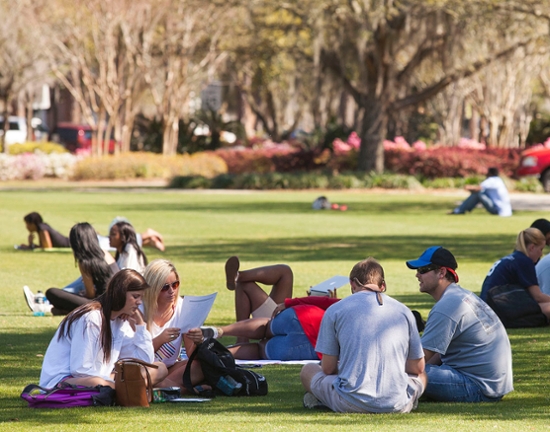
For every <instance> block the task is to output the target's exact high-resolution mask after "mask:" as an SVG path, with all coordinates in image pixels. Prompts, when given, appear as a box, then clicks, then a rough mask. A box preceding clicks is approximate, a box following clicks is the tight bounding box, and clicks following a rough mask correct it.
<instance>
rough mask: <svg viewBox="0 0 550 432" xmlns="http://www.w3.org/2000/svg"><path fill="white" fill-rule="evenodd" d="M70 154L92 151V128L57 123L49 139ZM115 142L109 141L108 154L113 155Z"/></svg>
mask: <svg viewBox="0 0 550 432" xmlns="http://www.w3.org/2000/svg"><path fill="white" fill-rule="evenodd" d="M51 139H52V141H55V142H58V143H59V144H62V145H63V146H64V147H65V148H66V149H67V150H69V151H70V152H71V153H78V152H89V151H91V149H92V128H91V127H90V126H88V125H79V124H74V123H58V124H57V126H56V128H55V129H54V131H53V133H52V137H51ZM114 149H115V142H114V140H112V139H111V142H110V143H109V153H113V152H114Z"/></svg>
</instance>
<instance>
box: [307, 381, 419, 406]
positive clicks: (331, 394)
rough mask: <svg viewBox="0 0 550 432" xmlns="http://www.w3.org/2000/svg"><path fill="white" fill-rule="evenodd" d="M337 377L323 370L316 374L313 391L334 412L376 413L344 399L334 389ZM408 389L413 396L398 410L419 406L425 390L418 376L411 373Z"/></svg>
mask: <svg viewBox="0 0 550 432" xmlns="http://www.w3.org/2000/svg"><path fill="white" fill-rule="evenodd" d="M337 378H338V376H336V375H325V374H324V373H323V372H319V373H317V374H315V375H314V376H313V378H312V380H311V385H310V388H311V393H313V395H314V396H315V397H316V398H317V399H319V400H320V401H321V402H322V403H323V404H324V405H326V406H327V407H329V408H330V409H331V410H332V411H334V412H340V413H375V412H374V411H369V410H367V409H365V408H360V407H358V406H356V405H354V404H352V403H351V402H348V401H347V400H346V399H344V398H343V397H342V396H341V395H340V393H338V392H337V391H336V390H335V389H334V386H333V384H334V381H335V380H336V379H337ZM407 390H408V393H409V394H412V397H411V399H410V401H409V403H408V404H407V405H406V406H404V407H403V408H402V409H401V410H400V411H396V412H400V413H408V412H410V411H412V410H413V409H415V408H416V407H417V406H418V399H419V398H420V396H421V395H422V393H423V392H424V387H423V385H422V381H420V379H418V378H417V377H416V376H411V375H409V388H408V389H407Z"/></svg>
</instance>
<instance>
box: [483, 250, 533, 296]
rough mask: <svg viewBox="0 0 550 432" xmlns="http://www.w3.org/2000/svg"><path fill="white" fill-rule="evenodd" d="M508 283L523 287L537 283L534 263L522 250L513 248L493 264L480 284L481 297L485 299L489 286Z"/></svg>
mask: <svg viewBox="0 0 550 432" xmlns="http://www.w3.org/2000/svg"><path fill="white" fill-rule="evenodd" d="M508 284H511V285H519V286H521V287H523V288H525V289H527V288H529V287H530V286H533V285H538V284H539V283H538V280H537V273H536V271H535V263H534V262H533V260H532V259H531V258H529V257H528V256H527V255H525V254H524V253H523V252H520V251H517V250H515V251H514V252H512V253H511V254H510V255H508V256H505V257H504V258H501V259H500V260H498V261H497V262H496V263H494V264H493V267H491V270H489V273H487V276H486V277H485V280H484V281H483V285H482V286H481V295H480V297H481V299H482V300H487V293H488V292H489V290H490V289H491V288H493V287H496V286H500V285H508Z"/></svg>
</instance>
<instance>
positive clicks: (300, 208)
mask: <svg viewBox="0 0 550 432" xmlns="http://www.w3.org/2000/svg"><path fill="white" fill-rule="evenodd" d="M359 196H360V195H358V196H357V197H359ZM357 197H355V196H353V197H350V198H352V199H353V198H357ZM361 198H362V201H360V202H355V201H352V202H350V203H348V210H347V211H348V212H351V213H364V214H377V215H379V214H382V213H391V214H393V215H394V214H396V213H399V214H426V213H430V212H435V213H441V214H444V213H446V212H447V211H449V210H450V207H452V205H450V204H449V203H454V201H456V199H453V198H450V199H446V198H441V197H440V198H438V199H437V200H433V201H429V200H427V199H426V197H425V196H419V197H418V198H414V197H410V196H395V197H392V199H391V201H388V202H384V201H382V202H381V201H380V200H381V198H380V196H373V197H372V199H369V196H368V195H363V196H361ZM248 199H249V198H247V197H246V196H243V198H238V197H237V198H236V197H235V196H231V200H230V201H229V200H228V201H225V199H223V198H220V199H217V198H215V197H214V196H212V195H209V196H205V197H204V201H206V202H181V203H155V205H154V206H151V205H150V204H149V203H143V204H134V203H133V204H131V205H124V204H122V205H120V204H112V206H113V207H116V209H117V211H118V212H120V211H123V212H139V211H146V212H174V211H181V212H207V213H212V212H219V213H258V212H260V213H264V212H268V213H271V214H274V213H275V214H276V213H281V214H289V213H293V214H296V213H304V214H317V213H319V212H318V211H315V210H312V209H311V203H309V202H305V201H280V202H279V201H262V200H250V202H248V201H245V200H248ZM239 200H242V201H241V202H239ZM323 212H325V211H323ZM326 213H330V211H326ZM337 213H339V212H335V214H337Z"/></svg>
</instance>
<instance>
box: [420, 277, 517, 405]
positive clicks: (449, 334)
mask: <svg viewBox="0 0 550 432" xmlns="http://www.w3.org/2000/svg"><path fill="white" fill-rule="evenodd" d="M422 346H423V347H424V349H427V350H430V351H433V352H436V353H439V354H440V355H441V362H442V363H443V364H444V365H447V366H449V367H451V368H453V369H455V370H457V371H459V372H460V373H461V374H463V375H466V376H467V377H469V378H470V379H471V380H473V381H474V382H475V383H476V384H477V385H478V386H479V387H480V388H481V391H482V392H483V394H484V395H485V396H488V397H493V398H497V397H502V396H504V395H505V394H507V393H509V392H511V391H512V390H513V388H514V387H513V383H512V382H513V375H512V351H511V349H510V341H509V340H508V335H507V334H506V329H505V328H504V326H503V325H502V323H501V322H500V319H499V318H498V316H497V315H496V314H495V313H494V312H493V310H492V309H491V308H490V307H489V306H488V305H487V303H485V302H483V301H481V300H480V299H479V297H478V296H476V295H475V294H474V293H472V292H470V291H468V290H465V289H464V288H462V287H460V286H459V285H457V284H451V285H449V286H448V287H447V289H446V290H445V292H444V293H443V295H442V296H441V298H440V299H439V301H438V302H437V303H436V304H435V306H434V307H433V308H432V310H431V311H430V314H429V315H428V321H427V322H426V329H425V330H424V334H423V335H422ZM429 381H430V375H429V374H428V385H429Z"/></svg>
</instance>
